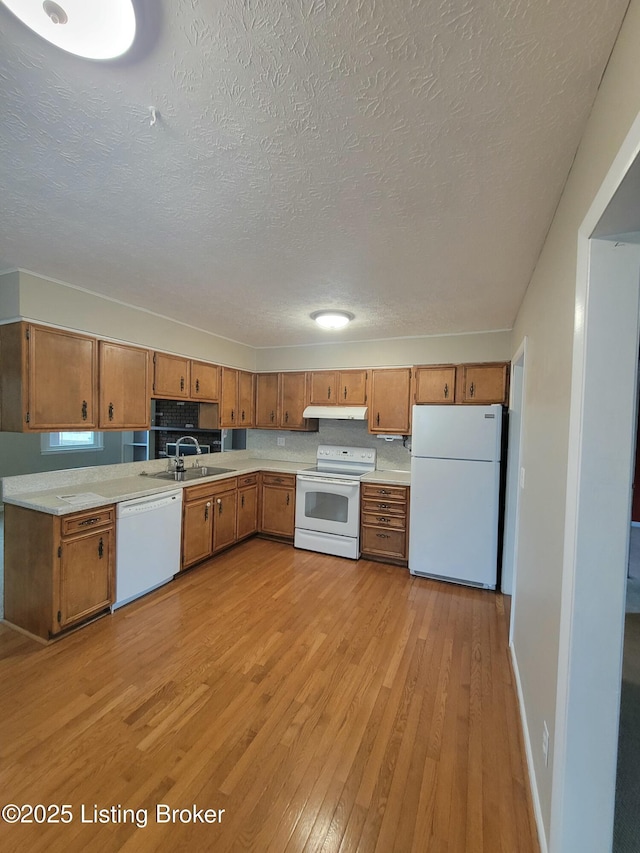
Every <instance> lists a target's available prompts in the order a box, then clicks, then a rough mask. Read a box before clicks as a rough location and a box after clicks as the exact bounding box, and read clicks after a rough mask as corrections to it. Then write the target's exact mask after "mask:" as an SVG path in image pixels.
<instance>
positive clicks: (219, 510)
mask: <svg viewBox="0 0 640 853" xmlns="http://www.w3.org/2000/svg"><path fill="white" fill-rule="evenodd" d="M216 503H217V504H218V515H222V500H221V499H220V498H218V499H217V500H216Z"/></svg>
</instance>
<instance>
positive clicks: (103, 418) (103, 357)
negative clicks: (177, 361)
mask: <svg viewBox="0 0 640 853" xmlns="http://www.w3.org/2000/svg"><path fill="white" fill-rule="evenodd" d="M98 352H99V366H100V380H99V388H100V421H99V423H100V429H149V425H150V418H151V412H150V406H149V353H148V351H147V350H146V349H138V348H137V347H130V346H126V345H125V344H114V343H110V342H109V341H100V343H99V350H98Z"/></svg>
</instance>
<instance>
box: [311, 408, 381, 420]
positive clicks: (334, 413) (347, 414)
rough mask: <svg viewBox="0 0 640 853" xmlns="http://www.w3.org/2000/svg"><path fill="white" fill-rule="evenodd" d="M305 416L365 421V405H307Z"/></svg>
mask: <svg viewBox="0 0 640 853" xmlns="http://www.w3.org/2000/svg"><path fill="white" fill-rule="evenodd" d="M302 414H303V417H305V418H331V419H332V420H334V421H366V419H367V407H366V406H307V408H306V409H305V410H304V412H303V413H302Z"/></svg>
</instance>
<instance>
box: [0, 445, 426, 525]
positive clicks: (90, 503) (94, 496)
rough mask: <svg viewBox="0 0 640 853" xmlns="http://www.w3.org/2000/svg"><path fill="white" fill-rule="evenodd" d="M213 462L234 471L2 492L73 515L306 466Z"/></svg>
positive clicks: (405, 476)
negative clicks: (188, 477)
mask: <svg viewBox="0 0 640 853" xmlns="http://www.w3.org/2000/svg"><path fill="white" fill-rule="evenodd" d="M215 461H216V464H217V465H220V466H224V467H229V468H232V469H233V470H232V471H229V473H226V474H217V475H214V476H211V477H202V478H198V479H197V480H188V481H175V480H162V479H158V478H156V477H154V476H152V475H151V476H150V475H148V474H147V475H144V474H141V473H137V474H133V475H130V476H124V477H113V476H111V477H109V478H100V477H99V476H98V475H97V474H96V476H95V478H94V479H87V480H84V479H83V481H82V482H77V481H76V482H74V483H72V484H67V485H58V486H57V487H56V488H49V489H42V490H39V491H25V492H22V493H21V492H19V491H18V492H10V493H7V492H6V491H5V494H4V496H3V499H4V502H5V503H7V504H14V505H16V506H21V507H24V508H26V509H32V510H36V511H37V512H46V513H48V514H50V515H68V514H69V513H72V512H79V511H82V510H85V509H92V508H93V507H97V506H104V505H105V504H111V503H120V502H121V501H125V500H134V499H136V498H142V497H147V496H148V495H156V494H158V495H159V494H162V493H163V492H169V491H174V490H175V489H176V488H185V487H186V486H193V485H197V484H200V483H206V482H215V481H218V480H225V479H228V478H230V477H237V476H240V475H242V474H250V473H254V472H258V471H273V472H277V473H280V474H295V473H297V472H298V471H299V470H301V469H302V468H304V467H305V463H300V462H286V461H283V460H274V459H261V458H255V457H245V458H235V457H234V458H233V460H231V459H230V458H229V457H228V456H226V454H225V458H222V459H219V458H216V460H215ZM149 468H150V470H151V471H152V472H153V473H155V472H157V471H158V470H159V469H158V466H157V464H156V465H151V464H150V465H149ZM44 482H45V480H43V484H44ZM362 482H363V483H385V484H391V485H400V486H408V485H409V484H410V473H409V471H374V472H373V473H371V474H367V475H366V476H365V477H363V478H362Z"/></svg>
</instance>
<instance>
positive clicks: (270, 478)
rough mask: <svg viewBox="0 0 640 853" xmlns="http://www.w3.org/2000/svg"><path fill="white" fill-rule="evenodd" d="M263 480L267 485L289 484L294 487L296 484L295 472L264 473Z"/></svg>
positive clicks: (288, 485)
mask: <svg viewBox="0 0 640 853" xmlns="http://www.w3.org/2000/svg"><path fill="white" fill-rule="evenodd" d="M262 482H263V483H264V485H265V486H287V487H288V488H293V486H295V484H296V476H295V474H263V475H262Z"/></svg>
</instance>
